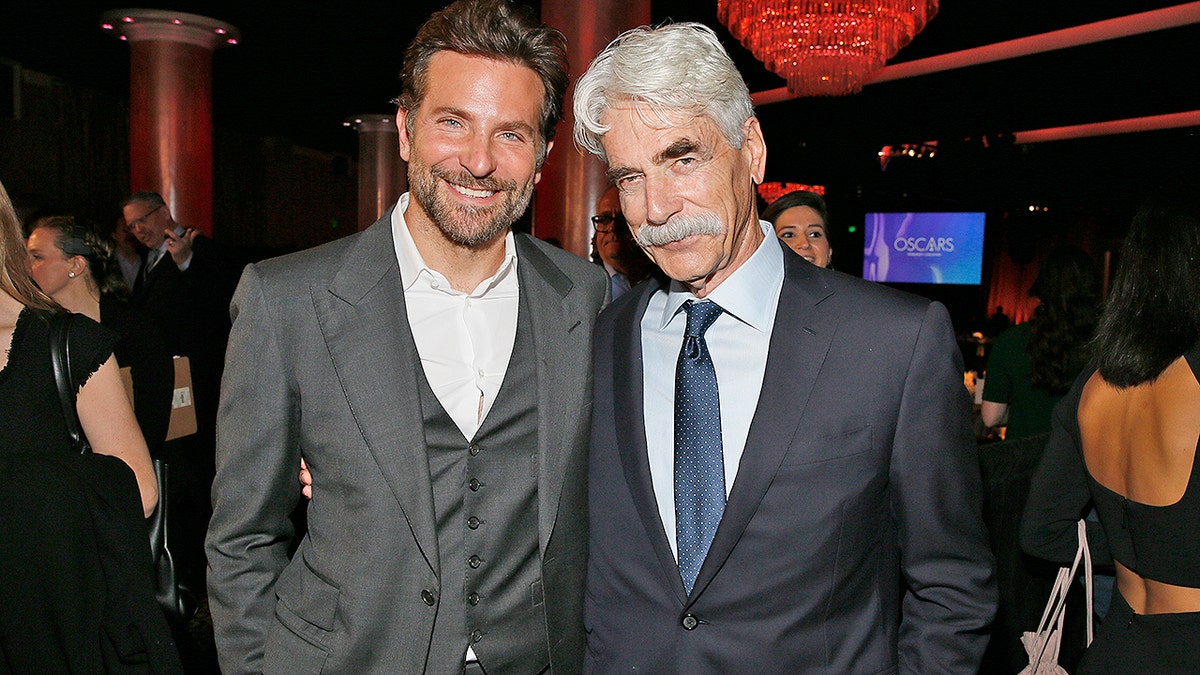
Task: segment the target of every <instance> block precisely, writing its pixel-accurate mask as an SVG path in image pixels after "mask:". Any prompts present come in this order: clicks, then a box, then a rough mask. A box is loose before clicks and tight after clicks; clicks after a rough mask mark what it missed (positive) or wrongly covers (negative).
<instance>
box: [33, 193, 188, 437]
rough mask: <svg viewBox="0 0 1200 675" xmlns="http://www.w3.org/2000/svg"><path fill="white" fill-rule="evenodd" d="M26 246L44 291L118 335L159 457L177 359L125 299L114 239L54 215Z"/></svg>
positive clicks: (140, 417)
mask: <svg viewBox="0 0 1200 675" xmlns="http://www.w3.org/2000/svg"><path fill="white" fill-rule="evenodd" d="M26 246H27V249H28V251H29V259H30V271H31V272H32V274H33V279H34V281H36V282H37V284H38V286H39V287H40V288H41V289H42V291H44V292H45V293H46V294H48V295H49V296H50V297H51V298H53V299H54V301H55V302H57V303H58V304H59V305H61V306H62V307H64V308H65V309H66V310H67V311H70V312H75V313H77V314H83V315H85V316H87V317H89V318H90V319H92V320H93V321H97V322H99V323H100V325H102V326H104V327H105V328H108V329H109V330H111V331H112V332H114V333H116V334H117V336H118V337H119V340H118V342H117V344H116V345H115V346H114V348H113V353H114V354H115V356H116V357H117V363H118V364H119V365H120V366H121V367H122V369H124V368H125V367H128V368H129V377H130V380H131V384H132V386H133V404H134V405H133V409H134V414H135V415H136V416H137V421H138V426H139V427H141V430H142V435H143V436H144V437H145V439H146V445H147V446H148V447H149V448H150V454H151V455H153V456H158V452H159V450H160V448H161V446H162V443H163V441H164V440H165V439H166V434H167V426H168V424H169V423H170V419H171V395H172V389H173V387H174V382H175V374H174V364H173V363H172V361H171V355H170V353H168V352H167V348H166V345H165V344H164V343H163V340H162V336H161V334H160V333H159V329H158V326H157V324H156V323H155V322H154V321H153V320H152V319H151V318H150V317H149V316H147V315H146V314H144V313H143V312H141V311H139V310H137V309H136V308H134V307H131V306H130V305H129V303H128V302H126V298H128V296H129V288H128V286H127V285H126V284H125V280H124V278H123V277H122V275H121V270H120V267H119V266H118V264H117V262H116V258H115V256H114V255H113V244H112V241H111V240H110V239H109V238H108V237H107V236H104V235H103V234H101V233H100V232H99V231H98V230H97V229H96V228H94V227H91V226H88V225H85V224H83V223H80V222H77V221H76V220H75V219H74V218H72V217H70V216H54V217H50V218H43V219H41V220H39V221H38V223H37V225H36V226H35V227H34V229H33V231H32V232H30V234H29V240H28V242H27V244H26Z"/></svg>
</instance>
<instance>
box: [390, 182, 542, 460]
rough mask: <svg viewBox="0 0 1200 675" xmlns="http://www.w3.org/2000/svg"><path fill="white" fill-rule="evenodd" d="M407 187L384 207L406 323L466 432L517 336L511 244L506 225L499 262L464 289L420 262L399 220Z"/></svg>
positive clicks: (486, 405)
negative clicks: (388, 211)
mask: <svg viewBox="0 0 1200 675" xmlns="http://www.w3.org/2000/svg"><path fill="white" fill-rule="evenodd" d="M406 208H408V193H407V192H406V193H404V194H403V195H401V196H400V201H399V202H398V203H397V204H396V208H395V209H393V210H392V235H393V239H394V240H395V244H396V260H397V261H398V262H399V263H400V282H401V284H402V285H403V287H404V305H405V308H406V309H407V310H408V325H409V328H410V329H411V330H412V335H413V340H415V341H416V343H417V353H418V354H420V356H421V367H422V368H423V369H424V371H425V379H426V380H427V381H428V382H429V386H430V387H431V388H432V389H433V393H434V395H436V396H437V399H438V401H440V402H441V404H442V407H443V408H445V409H446V412H447V413H448V414H449V415H450V418H451V419H452V420H454V424H455V425H457V426H458V430H459V431H461V432H462V435H463V436H464V437H466V439H467V440H471V439H472V438H473V437H474V436H475V433H476V432H477V431H479V426H480V424H482V423H483V419H484V418H485V417H487V414H488V411H489V410H491V408H492V404H493V403H494V402H495V401H496V394H498V393H499V392H500V385H501V384H502V383H503V382H504V373H505V372H506V371H507V370H508V359H509V357H511V356H512V349H513V343H514V342H515V341H516V338H517V307H518V297H519V296H518V289H517V250H516V245H515V243H514V241H513V235H512V232H509V233H508V235H507V236H506V237H505V240H504V262H502V263H501V264H500V269H498V270H496V273H495V274H494V275H492V276H491V277H490V278H488V279H485V280H484V281H483V282H481V283H480V284H479V285H478V286H476V287H475V290H473V291H471V292H470V293H463V292H462V291H457V290H455V289H454V288H452V287H451V286H450V282H449V281H447V280H446V277H445V275H443V274H442V273H441V272H438V271H437V270H434V269H431V268H430V267H429V266H428V265H426V264H425V260H424V259H423V258H422V257H421V253H420V252H419V251H418V250H417V245H416V243H415V242H414V241H413V238H412V233H410V232H409V231H408V225H407V223H405V221H404V210H405V209H406Z"/></svg>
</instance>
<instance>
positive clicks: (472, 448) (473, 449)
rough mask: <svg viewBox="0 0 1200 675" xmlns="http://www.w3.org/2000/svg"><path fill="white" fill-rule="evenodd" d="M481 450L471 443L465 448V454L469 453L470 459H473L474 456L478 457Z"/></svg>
mask: <svg viewBox="0 0 1200 675" xmlns="http://www.w3.org/2000/svg"><path fill="white" fill-rule="evenodd" d="M482 449H483V448H481V447H479V446H478V445H477V444H475V443H472V444H471V445H469V446H467V452H470V453H471V456H472V457H474V456H475V455H478V454H479V451H480V450H482Z"/></svg>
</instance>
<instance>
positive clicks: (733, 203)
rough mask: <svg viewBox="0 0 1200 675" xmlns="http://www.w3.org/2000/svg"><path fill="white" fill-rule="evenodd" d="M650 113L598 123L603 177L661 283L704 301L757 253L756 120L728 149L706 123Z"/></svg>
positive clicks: (623, 114)
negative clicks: (659, 120)
mask: <svg viewBox="0 0 1200 675" xmlns="http://www.w3.org/2000/svg"><path fill="white" fill-rule="evenodd" d="M655 119H656V116H655V113H653V112H650V111H649V110H647V109H645V108H643V107H642V106H640V105H639V104H636V103H621V104H616V105H614V106H613V107H612V108H610V109H609V110H608V111H607V112H606V113H605V114H604V116H603V121H604V124H605V125H607V126H608V127H609V130H608V131H607V132H605V134H604V136H603V137H602V138H601V143H602V144H603V146H604V152H605V155H606V156H607V158H608V166H609V169H608V174H609V178H610V179H611V180H612V181H613V183H614V184H615V185H616V186H617V188H618V190H620V193H621V210H622V212H623V213H624V214H625V219H626V220H627V221H628V222H629V226H630V228H631V229H632V231H633V234H634V238H635V239H636V240H637V242H638V244H639V245H641V246H642V248H643V249H645V251H646V252H647V253H648V254H649V255H650V257H651V258H652V259H653V260H654V262H655V263H657V264H658V266H659V267H661V268H662V271H663V272H664V273H666V274H667V276H669V277H671V278H672V279H675V280H677V281H680V282H683V283H684V284H686V285H687V286H688V287H689V288H690V289H691V290H692V292H693V293H695V294H696V295H697V296H699V297H702V298H703V297H705V296H706V295H708V293H710V292H711V291H712V289H714V288H716V287H717V285H718V284H720V283H721V282H722V281H724V280H725V279H726V278H728V277H729V275H730V274H732V273H733V272H734V270H736V269H737V268H738V267H739V266H740V265H741V264H742V263H743V262H745V261H746V260H747V259H749V257H750V256H751V255H752V254H753V253H754V251H755V250H756V249H757V248H758V244H759V243H760V242H761V241H762V239H763V233H762V230H761V229H760V228H759V225H758V213H757V209H756V206H755V201H754V199H755V197H754V185H755V183H757V182H760V181H761V180H762V176H763V171H764V169H765V166H766V148H765V147H764V144H763V139H762V132H761V130H760V129H759V125H758V120H757V119H755V118H750V119H748V120H746V127H745V128H746V142H745V143H743V144H742V147H741V148H733V147H731V146H730V145H729V143H728V141H726V140H725V137H724V136H723V135H722V134H721V132H720V130H719V129H718V128H717V126H716V125H715V124H713V122H712V121H711V120H710V119H708V118H707V117H694V116H692V115H687V114H683V113H679V114H675V115H669V116H668V118H667V120H666V121H667V122H669V123H670V125H660V124H653V125H652V124H651V123H650V122H651V120H655Z"/></svg>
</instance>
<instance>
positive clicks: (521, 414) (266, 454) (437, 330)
mask: <svg viewBox="0 0 1200 675" xmlns="http://www.w3.org/2000/svg"><path fill="white" fill-rule="evenodd" d="M402 79H403V90H402V93H401V95H400V98H399V100H398V103H399V112H398V114H397V125H398V127H399V130H400V153H401V156H402V157H403V158H404V159H405V160H407V162H408V167H409V169H408V171H409V176H408V177H409V184H410V185H411V186H412V189H411V192H410V193H408V194H406V195H404V196H402V197H401V198H400V200H399V202H398V203H397V205H396V206H395V207H394V208H393V209H392V211H391V212H389V213H388V214H386V215H385V216H384V217H383V218H382V219H381V220H380V221H379V222H377V223H375V224H374V225H373V226H371V227H370V228H369V229H367V230H365V231H364V232H362V233H360V234H357V235H354V236H351V237H347V238H345V239H342V240H340V241H336V242H333V243H331V244H327V245H325V246H321V247H318V248H316V249H313V250H310V251H305V252H301V253H298V254H295V255H291V256H286V257H283V258H279V259H275V260H270V261H266V262H263V263H261V264H258V265H252V266H250V267H249V268H247V270H246V272H245V274H244V276H243V278H242V281H241V284H240V286H239V288H238V291H237V294H236V296H235V298H234V303H233V313H234V324H233V331H232V335H231V337H230V346H229V355H228V364H227V366H226V375H225V380H224V382H223V386H222V400H221V409H220V418H219V427H218V456H217V478H216V483H215V486H214V489H213V503H214V514H213V518H212V525H211V527H210V529H209V535H208V541H207V550H208V558H209V566H210V572H209V591H210V598H211V606H212V614H213V622H214V627H215V629H216V638H217V646H218V649H219V652H220V657H221V667H222V670H223V672H225V673H226V674H227V675H228V674H230V673H248V672H267V673H289V674H290V673H302V672H325V673H419V672H431V673H452V672H459V673H461V672H463V671H464V669H465V670H466V672H468V673H485V672H492V673H507V672H521V673H539V672H553V673H573V672H578V671H579V670H580V669H581V664H582V658H583V649H584V637H583V630H582V603H583V581H584V578H583V575H584V565H585V557H586V553H587V530H586V515H585V500H586V495H585V487H586V480H585V478H586V474H585V471H586V452H585V451H586V443H587V436H588V424H589V421H590V392H591V376H590V370H589V366H590V363H591V334H592V327H593V324H594V322H595V318H596V315H597V313H598V312H599V310H600V308H601V307H602V306H603V304H604V303H605V301H606V299H607V288H608V284H607V280H606V279H605V275H604V273H603V272H602V271H601V270H600V269H599V268H597V267H596V266H594V265H591V264H589V263H588V262H586V261H584V260H582V259H580V258H577V257H575V256H573V255H571V254H569V253H565V252H562V251H560V250H558V249H555V248H554V247H551V246H548V245H545V244H542V243H541V242H538V241H536V240H534V239H532V238H530V237H527V236H523V235H517V236H514V235H513V234H512V233H511V231H510V226H511V224H512V223H513V222H514V221H515V220H516V219H517V218H518V217H519V216H520V215H521V214H522V213H523V212H524V210H525V209H526V207H527V205H528V203H529V199H530V195H531V193H532V190H533V186H534V184H535V183H536V182H537V181H538V179H539V177H540V168H541V166H542V163H543V161H544V160H545V158H546V154H547V152H549V150H550V147H551V145H552V143H551V140H550V139H552V138H553V136H554V128H555V125H556V124H557V122H558V120H559V118H560V116H561V106H562V97H563V92H564V90H565V88H566V85H567V75H566V72H565V56H564V52H563V43H562V37H561V35H560V34H558V33H557V32H556V31H554V30H553V29H550V28H548V27H546V26H543V25H541V24H539V23H538V22H537V21H536V19H535V18H534V17H533V15H532V13H531V12H529V11H528V10H527V9H526V8H520V7H517V6H512V5H509V4H508V3H507V2H505V1H504V0H481V1H478V2H473V1H469V0H460V2H457V3H455V4H453V5H451V6H450V7H448V8H446V9H444V10H442V11H440V12H438V13H437V14H435V15H433V16H432V17H431V18H430V19H429V20H428V21H427V22H426V23H425V24H424V25H423V26H422V27H421V29H420V30H419V32H418V34H417V37H416V38H415V39H414V41H413V43H412V44H411V45H410V46H409V47H408V50H407V51H406V54H405V64H404V70H403V72H402ZM301 458H303V459H304V460H305V461H306V463H307V466H308V469H309V470H310V471H311V473H312V482H313V495H312V501H311V502H310V503H309V504H308V506H307V509H308V530H307V533H306V534H305V536H304V538H303V539H302V541H301V542H300V543H299V548H298V550H296V552H295V554H294V556H293V557H292V558H291V559H290V560H289V559H288V556H287V551H288V544H289V540H290V539H291V537H292V534H293V533H292V527H291V525H290V523H289V519H288V514H289V512H290V511H291V510H292V508H293V507H294V506H295V505H296V503H297V500H298V499H299V497H300V485H299V484H298V483H297V481H296V469H297V467H298V466H299V465H300V460H301Z"/></svg>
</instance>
